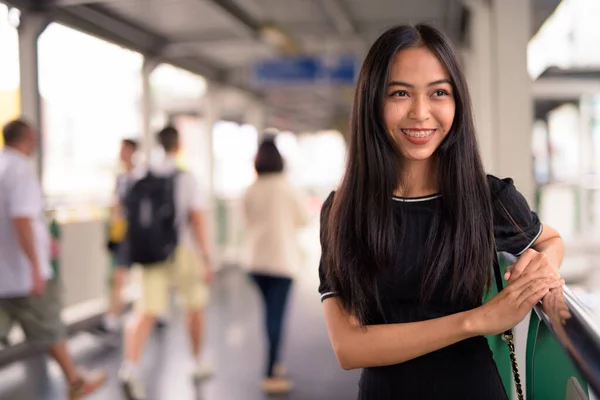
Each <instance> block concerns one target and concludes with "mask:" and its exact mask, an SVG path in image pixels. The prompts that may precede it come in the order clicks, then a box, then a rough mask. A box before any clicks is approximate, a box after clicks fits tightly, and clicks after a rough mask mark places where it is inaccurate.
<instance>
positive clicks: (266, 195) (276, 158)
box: [243, 135, 310, 394]
mask: <svg viewBox="0 0 600 400" xmlns="http://www.w3.org/2000/svg"><path fill="white" fill-rule="evenodd" d="M254 166H255V169H256V173H257V174H258V179H257V180H256V181H255V182H254V183H253V184H252V185H251V186H250V187H249V188H248V189H247V191H246V193H245V195H244V199H243V201H244V216H245V220H246V228H247V234H246V242H247V243H246V245H247V251H248V260H247V264H248V267H249V270H250V275H251V277H252V279H253V280H254V282H255V283H256V286H257V287H258V289H259V290H260V293H261V295H262V298H263V300H264V310H265V311H264V313H265V331H266V336H267V338H268V342H269V345H268V351H267V363H266V368H265V375H264V380H263V381H262V388H263V390H264V391H265V392H267V393H269V394H278V393H286V392H289V391H290V390H291V389H292V382H291V381H290V380H288V379H285V378H284V377H283V376H281V375H282V367H281V364H280V355H279V353H280V351H279V349H280V347H281V339H282V333H283V322H284V320H285V314H286V312H285V311H286V303H287V299H288V294H289V292H290V288H291V287H292V282H293V279H294V278H295V277H296V275H297V273H298V271H299V268H300V266H301V265H300V264H301V255H300V246H299V243H298V240H297V233H298V230H299V229H300V228H302V227H303V226H305V225H306V224H308V222H309V221H310V214H309V212H308V203H307V199H306V198H305V196H304V195H303V194H302V193H301V192H300V191H299V190H297V189H295V188H294V187H293V186H292V185H291V184H290V183H289V182H288V179H287V176H286V174H285V173H284V163H283V158H282V157H281V154H280V153H279V151H278V150H277V147H276V146H275V140H274V137H272V136H270V135H269V136H266V137H265V139H264V140H263V142H262V143H261V145H260V147H259V149H258V152H257V154H256V159H255V162H254Z"/></svg>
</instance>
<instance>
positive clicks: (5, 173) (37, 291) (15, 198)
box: [0, 120, 105, 399]
mask: <svg viewBox="0 0 600 400" xmlns="http://www.w3.org/2000/svg"><path fill="white" fill-rule="evenodd" d="M2 134H3V138H4V143H5V146H6V147H5V148H4V150H2V151H1V152H0V254H1V255H2V256H1V257H0V308H2V309H3V310H4V311H5V312H6V313H7V314H8V315H9V316H10V318H11V319H12V320H14V321H16V322H18V323H19V324H20V325H21V327H22V328H23V331H24V332H25V335H26V337H27V339H28V340H29V341H31V342H34V343H37V344H41V345H43V346H47V347H48V351H49V353H50V355H51V356H52V357H53V358H54V359H55V360H56V362H57V363H58V364H59V365H60V367H61V368H62V371H63V373H64V375H65V377H66V379H67V381H68V383H69V389H68V390H69V398H70V399H80V398H82V397H83V396H85V395H88V394H90V393H92V392H94V391H96V390H97V389H98V388H99V387H100V386H101V385H102V384H103V383H104V380H105V374H104V373H96V374H84V373H83V372H82V371H79V370H78V369H77V368H76V367H75V365H74V363H73V360H72V358H71V356H70V355H69V352H68V350H67V346H66V342H65V339H66V332H65V327H64V325H63V324H62V322H61V319H60V312H61V308H62V304H61V301H60V290H61V288H60V284H59V282H58V280H57V279H56V278H55V277H54V276H53V273H52V269H51V266H50V234H49V231H48V226H47V224H46V220H45V212H44V198H43V194H42V188H41V187H40V184H39V182H38V179H37V176H36V173H35V169H34V167H33V165H32V164H31V162H30V159H29V157H30V156H31V154H32V153H33V151H34V150H35V148H36V144H37V137H36V136H37V135H36V133H35V131H34V130H33V129H32V128H31V127H30V126H29V125H28V124H27V123H26V122H24V121H22V120H15V121H11V122H9V123H8V124H6V125H5V126H4V128H3V130H2Z"/></svg>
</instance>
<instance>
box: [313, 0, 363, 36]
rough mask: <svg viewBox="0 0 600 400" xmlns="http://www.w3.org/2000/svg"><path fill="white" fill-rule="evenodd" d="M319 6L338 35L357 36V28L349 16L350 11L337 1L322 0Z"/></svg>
mask: <svg viewBox="0 0 600 400" xmlns="http://www.w3.org/2000/svg"><path fill="white" fill-rule="evenodd" d="M319 4H320V5H321V8H322V9H323V11H324V12H325V14H327V16H328V17H329V19H330V20H331V21H332V22H333V25H334V26H335V28H336V29H337V31H338V32H339V33H340V35H342V36H351V35H358V27H357V25H356V23H355V22H354V19H353V18H352V16H351V15H350V10H348V9H347V7H346V6H345V5H344V4H342V3H341V2H340V1H339V0H322V1H320V2H319Z"/></svg>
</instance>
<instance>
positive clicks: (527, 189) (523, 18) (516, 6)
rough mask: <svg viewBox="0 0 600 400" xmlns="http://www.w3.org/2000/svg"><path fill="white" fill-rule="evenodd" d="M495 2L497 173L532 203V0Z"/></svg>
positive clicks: (494, 47)
mask: <svg viewBox="0 0 600 400" xmlns="http://www.w3.org/2000/svg"><path fill="white" fill-rule="evenodd" d="M492 4H493V14H492V25H493V29H494V31H495V32H494V40H493V50H492V54H493V60H492V68H493V73H492V83H493V84H494V90H493V92H494V93H496V104H495V111H496V118H495V124H496V132H495V140H494V148H495V149H496V153H495V157H496V161H495V164H496V165H495V167H496V171H497V174H498V175H500V176H509V177H512V178H513V179H514V180H515V183H516V185H517V188H519V190H520V191H521V193H523V195H524V196H525V198H526V199H527V200H528V201H529V202H530V204H533V198H534V192H535V187H534V177H533V160H532V159H533V157H532V154H531V140H532V134H533V100H532V86H533V85H532V83H533V82H532V80H531V77H530V76H529V73H528V71H527V44H528V43H529V39H530V37H531V0H494V1H493V3H492Z"/></svg>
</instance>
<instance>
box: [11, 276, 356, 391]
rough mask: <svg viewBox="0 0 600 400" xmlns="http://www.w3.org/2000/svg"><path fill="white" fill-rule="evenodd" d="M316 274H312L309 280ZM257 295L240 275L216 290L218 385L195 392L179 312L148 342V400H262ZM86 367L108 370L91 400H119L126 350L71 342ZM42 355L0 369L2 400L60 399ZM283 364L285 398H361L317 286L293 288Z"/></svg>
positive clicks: (81, 339)
mask: <svg viewBox="0 0 600 400" xmlns="http://www.w3.org/2000/svg"><path fill="white" fill-rule="evenodd" d="M309 275H310V276H313V275H316V274H312V273H311V274H308V273H307V276H309ZM260 306H261V304H260V299H259V297H258V292H257V291H256V290H255V289H254V287H253V286H252V284H251V282H250V281H249V280H248V279H247V278H246V276H245V275H244V274H243V273H242V272H240V271H239V270H234V269H231V270H227V271H224V272H223V273H222V274H221V276H220V277H219V280H218V281H217V283H216V285H215V287H214V290H213V302H212V305H211V306H210V308H209V310H208V328H207V337H206V343H207V345H206V358H207V359H208V360H210V362H211V363H212V364H213V365H214V367H215V370H216V374H215V376H214V378H213V379H211V380H210V381H207V382H206V383H204V384H203V385H201V386H199V387H194V385H193V384H192V381H191V380H190V379H189V375H188V371H189V356H188V342H187V337H186V334H185V331H184V329H183V328H182V326H183V324H182V321H181V320H182V315H181V314H180V313H179V312H178V311H177V309H176V307H174V310H173V312H172V313H171V319H172V321H171V322H170V324H169V326H168V327H167V328H165V329H164V330H163V331H160V332H156V333H155V334H154V335H153V337H152V339H151V341H150V342H149V343H148V347H147V354H146V355H145V357H144V360H143V371H144V379H145V384H146V389H147V392H148V394H149V400H187V399H190V400H196V399H203V400H258V399H265V398H266V396H265V395H264V394H262V393H261V391H260V390H259V389H258V382H259V380H260V377H261V373H262V371H263V359H264V358H263V356H264V349H265V344H264V340H263V336H262V331H261V323H262V311H261V308H260ZM70 347H71V348H72V350H73V352H74V354H76V357H77V359H78V360H79V361H80V362H81V364H83V365H84V366H85V367H87V368H98V367H101V368H105V369H106V370H107V371H108V372H109V373H110V378H109V382H108V384H107V385H106V387H104V388H103V389H102V390H101V391H99V392H98V393H97V394H95V395H94V396H91V397H89V399H90V400H100V399H102V400H105V399H106V400H120V399H123V398H124V397H123V396H122V394H121V392H120V389H119V385H118V382H117V371H118V367H119V363H120V359H121V356H120V354H121V350H120V349H119V348H111V347H109V346H107V345H106V343H103V342H102V341H100V340H99V339H98V338H96V337H93V336H91V335H89V334H80V335H79V336H77V337H75V338H74V339H73V340H71V342H70ZM43 361H44V359H43V358H41V357H37V358H33V359H30V360H27V361H25V362H22V363H19V364H14V365H12V366H9V367H7V368H4V369H3V370H0V400H62V399H63V398H64V396H65V395H64V383H63V380H62V377H61V375H60V372H59V370H58V368H57V367H56V366H55V365H54V364H53V363H50V364H48V365H49V368H46V363H44V362H43ZM284 362H285V364H286V366H287V369H288V373H289V375H290V378H291V379H293V380H294V382H295V384H296V386H295V390H294V391H293V393H291V394H289V395H287V396H279V397H277V398H279V399H285V400H338V399H339V400H346V399H354V398H356V394H357V382H358V373H357V372H345V371H343V370H341V369H340V367H339V366H338V364H337V362H336V360H335V356H334V355H333V353H332V350H331V346H330V344H329V339H328V338H327V332H326V330H325V325H324V321H323V318H322V313H321V306H320V303H319V298H318V296H317V293H316V282H314V279H313V280H310V279H304V280H299V281H297V282H296V284H295V287H294V292H293V297H292V300H291V303H290V314H289V319H288V325H287V340H286V341H285V343H284Z"/></svg>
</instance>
